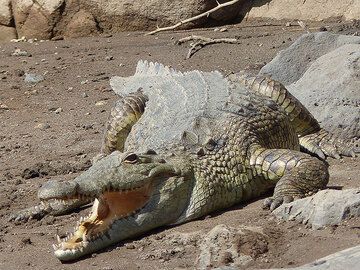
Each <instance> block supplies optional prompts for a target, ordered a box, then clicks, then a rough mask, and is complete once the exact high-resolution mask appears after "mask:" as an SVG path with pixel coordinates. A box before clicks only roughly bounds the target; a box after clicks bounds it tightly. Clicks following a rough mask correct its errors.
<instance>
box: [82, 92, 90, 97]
mask: <svg viewBox="0 0 360 270" xmlns="http://www.w3.org/2000/svg"><path fill="white" fill-rule="evenodd" d="M81 96H82V97H83V98H87V97H88V96H89V95H88V94H87V93H86V92H84V93H82V94H81Z"/></svg>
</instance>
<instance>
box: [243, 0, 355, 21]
mask: <svg viewBox="0 0 360 270" xmlns="http://www.w3.org/2000/svg"><path fill="white" fill-rule="evenodd" d="M251 6H252V8H251V9H250V11H249V13H248V14H247V18H271V19H277V20H281V19H300V20H314V21H321V20H324V19H328V18H334V17H341V18H344V19H346V20H351V19H359V18H360V1H354V0H342V1H338V0H327V1H319V0H305V1H304V0H272V1H264V0H254V1H251Z"/></svg>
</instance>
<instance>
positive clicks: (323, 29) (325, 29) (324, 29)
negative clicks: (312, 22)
mask: <svg viewBox="0 0 360 270" xmlns="http://www.w3.org/2000/svg"><path fill="white" fill-rule="evenodd" d="M319 31H320V32H326V31H327V28H326V27H325V26H321V27H320V28H319Z"/></svg>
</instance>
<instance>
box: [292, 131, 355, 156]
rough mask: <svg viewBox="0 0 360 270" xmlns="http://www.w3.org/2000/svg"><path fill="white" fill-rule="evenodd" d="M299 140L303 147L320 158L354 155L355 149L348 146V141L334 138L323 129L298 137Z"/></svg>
mask: <svg viewBox="0 0 360 270" xmlns="http://www.w3.org/2000/svg"><path fill="white" fill-rule="evenodd" d="M299 142H300V145H301V147H302V148H303V149H305V150H306V151H308V152H310V153H313V154H315V155H317V156H318V157H319V158H321V159H325V158H326V157H332V158H336V159H339V158H340V157H341V156H349V157H356V153H355V149H354V148H353V147H351V146H350V145H351V143H350V142H347V141H345V140H341V139H339V138H336V137H335V136H334V135H333V134H332V133H330V132H328V131H326V130H324V129H321V130H319V131H318V132H316V133H312V134H309V135H305V136H303V137H300V138H299Z"/></svg>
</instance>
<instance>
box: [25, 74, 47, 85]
mask: <svg viewBox="0 0 360 270" xmlns="http://www.w3.org/2000/svg"><path fill="white" fill-rule="evenodd" d="M43 80H44V76H42V75H38V74H31V73H25V79H24V81H25V82H27V83H33V84H36V83H38V82H41V81H43Z"/></svg>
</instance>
